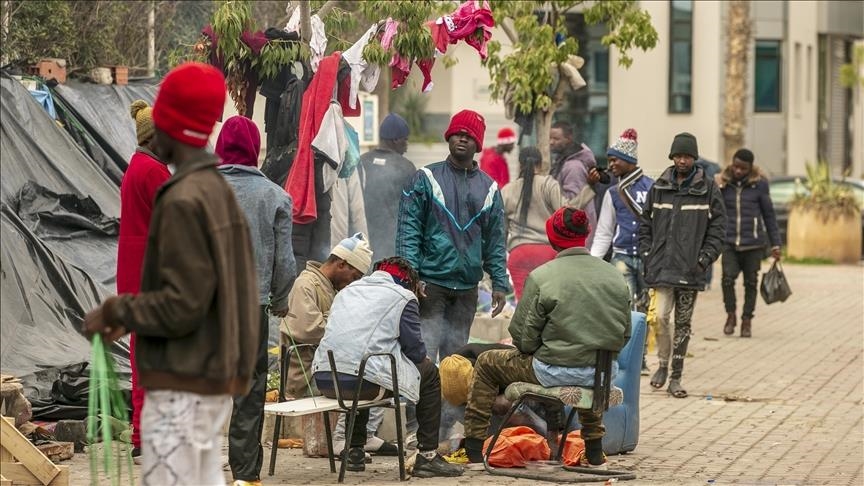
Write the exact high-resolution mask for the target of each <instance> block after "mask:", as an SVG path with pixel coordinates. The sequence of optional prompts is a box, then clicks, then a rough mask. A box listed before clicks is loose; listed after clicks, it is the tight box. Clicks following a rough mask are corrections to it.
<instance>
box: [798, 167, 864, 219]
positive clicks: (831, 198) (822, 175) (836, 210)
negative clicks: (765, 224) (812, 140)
mask: <svg viewBox="0 0 864 486" xmlns="http://www.w3.org/2000/svg"><path fill="white" fill-rule="evenodd" d="M789 204H790V206H791V207H793V208H799V209H802V210H807V211H815V212H816V213H817V214H819V216H820V217H822V218H823V219H824V220H826V221H827V220H830V219H835V218H839V217H843V216H855V215H857V214H859V213H860V211H861V207H860V205H859V203H858V200H857V199H856V198H855V194H854V193H853V192H852V189H851V188H850V187H849V186H848V185H846V184H837V183H835V182H834V180H833V177H832V175H831V167H830V166H829V165H828V163H827V162H825V161H821V162H819V163H818V164H816V165H812V164H807V179H806V180H805V181H804V182H803V183H802V182H801V181H796V189H795V196H793V198H792V200H791V201H790V203H789Z"/></svg>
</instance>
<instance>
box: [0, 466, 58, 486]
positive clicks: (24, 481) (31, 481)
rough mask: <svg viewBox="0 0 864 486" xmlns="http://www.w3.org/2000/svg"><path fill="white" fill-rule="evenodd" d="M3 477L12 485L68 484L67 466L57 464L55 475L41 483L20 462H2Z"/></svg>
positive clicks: (41, 485)
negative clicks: (46, 481)
mask: <svg viewBox="0 0 864 486" xmlns="http://www.w3.org/2000/svg"><path fill="white" fill-rule="evenodd" d="M2 467H3V477H4V478H6V479H7V480H8V481H10V482H11V484H12V485H13V486H69V466H58V467H57V469H58V470H59V472H58V474H57V476H55V477H54V479H53V480H51V482H50V483H43V482H42V481H40V480H39V478H37V477H36V476H34V475H33V473H31V472H30V471H29V470H27V468H26V467H25V466H24V465H23V464H21V463H20V462H14V463H4V464H3V465H2Z"/></svg>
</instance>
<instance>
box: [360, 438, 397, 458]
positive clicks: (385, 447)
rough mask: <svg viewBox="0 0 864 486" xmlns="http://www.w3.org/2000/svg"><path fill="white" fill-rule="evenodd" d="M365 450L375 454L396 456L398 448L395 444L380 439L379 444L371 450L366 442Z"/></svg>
mask: <svg viewBox="0 0 864 486" xmlns="http://www.w3.org/2000/svg"><path fill="white" fill-rule="evenodd" d="M365 450H366V452H370V453H372V454H375V455H376V456H398V455H399V448H398V447H396V444H394V443H392V442H387V441H382V442H381V445H379V446H378V447H377V448H376V449H374V450H372V449H370V448H369V442H367V443H366V447H365Z"/></svg>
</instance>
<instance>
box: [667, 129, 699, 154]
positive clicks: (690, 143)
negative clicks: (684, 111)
mask: <svg viewBox="0 0 864 486" xmlns="http://www.w3.org/2000/svg"><path fill="white" fill-rule="evenodd" d="M678 154H684V155H689V156H691V157H693V159H694V160H695V159H698V158H699V147H698V145H696V137H694V136H693V134H691V133H687V132H682V133H679V134H678V135H675V139H674V140H672V148H671V149H670V150H669V159H670V160H671V159H672V157H673V156H675V155H678Z"/></svg>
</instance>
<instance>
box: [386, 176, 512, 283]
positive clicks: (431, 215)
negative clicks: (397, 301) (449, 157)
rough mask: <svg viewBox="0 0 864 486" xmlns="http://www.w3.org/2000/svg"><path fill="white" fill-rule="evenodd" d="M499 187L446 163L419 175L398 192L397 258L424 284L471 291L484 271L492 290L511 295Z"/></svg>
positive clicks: (490, 181)
mask: <svg viewBox="0 0 864 486" xmlns="http://www.w3.org/2000/svg"><path fill="white" fill-rule="evenodd" d="M504 219H505V218H504V203H503V202H502V200H501V194H500V192H499V191H498V185H497V184H496V183H495V181H493V180H492V178H491V177H489V176H488V175H486V174H485V173H484V172H483V171H481V170H479V169H478V168H477V163H476V162H475V163H474V166H473V167H472V168H471V169H467V170H466V169H459V168H457V167H455V166H454V165H453V164H451V163H450V162H448V161H446V160H445V161H443V162H437V163H434V164H431V165H427V166H426V167H424V168H422V169H420V170H418V171H417V173H416V174H415V175H414V179H413V180H412V181H411V183H410V184H409V185H408V186H406V187H405V188H404V190H403V191H402V200H401V203H400V206H399V226H398V229H397V232H396V255H398V256H401V257H403V258H405V259H407V260H408V261H409V262H410V263H411V266H412V267H414V268H415V269H416V270H417V272H418V273H419V274H420V278H421V279H422V280H424V281H426V282H428V283H432V284H435V285H439V286H441V287H446V288H448V289H457V290H466V289H473V288H474V287H476V286H477V283H478V282H480V279H482V278H483V271H484V270H485V271H486V273H488V274H489V275H490V276H491V278H492V288H493V289H494V290H500V291H502V292H504V293H508V292H510V290H511V289H510V280H509V278H508V277H507V251H506V249H505V247H504V243H505V241H504Z"/></svg>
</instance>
